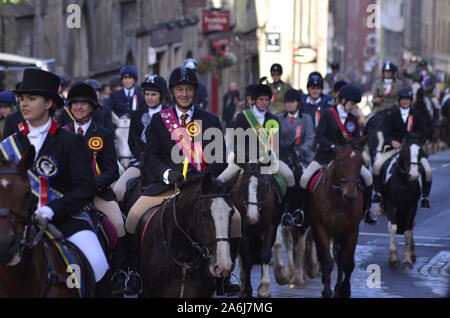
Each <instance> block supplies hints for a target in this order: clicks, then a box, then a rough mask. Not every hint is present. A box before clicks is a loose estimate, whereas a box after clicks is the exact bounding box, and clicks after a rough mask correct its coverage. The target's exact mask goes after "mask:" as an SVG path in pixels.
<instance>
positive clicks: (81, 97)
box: [67, 82, 100, 109]
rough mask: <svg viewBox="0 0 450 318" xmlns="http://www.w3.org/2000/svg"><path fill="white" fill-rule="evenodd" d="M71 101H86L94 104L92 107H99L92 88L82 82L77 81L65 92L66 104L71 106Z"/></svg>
mask: <svg viewBox="0 0 450 318" xmlns="http://www.w3.org/2000/svg"><path fill="white" fill-rule="evenodd" d="M73 102H87V103H89V104H91V105H92V106H94V109H96V108H97V107H100V104H99V103H98V100H97V93H96V92H95V90H94V88H93V87H92V86H91V85H89V84H86V83H83V82H77V83H75V84H73V86H72V87H71V88H70V90H69V93H68V94H67V104H68V105H69V106H72V103H73Z"/></svg>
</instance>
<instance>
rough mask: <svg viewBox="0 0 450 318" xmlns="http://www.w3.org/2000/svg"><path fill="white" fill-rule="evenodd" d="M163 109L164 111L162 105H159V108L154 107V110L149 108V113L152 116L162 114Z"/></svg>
mask: <svg viewBox="0 0 450 318" xmlns="http://www.w3.org/2000/svg"><path fill="white" fill-rule="evenodd" d="M161 109H162V104H159V106H156V107H154V108H151V107H149V108H148V113H149V114H150V115H154V114H155V113H157V112H160V111H161Z"/></svg>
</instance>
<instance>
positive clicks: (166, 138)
mask: <svg viewBox="0 0 450 318" xmlns="http://www.w3.org/2000/svg"><path fill="white" fill-rule="evenodd" d="M197 87H198V80H197V75H196V74H195V72H194V71H193V70H191V69H189V68H187V67H184V66H183V67H179V68H176V69H175V70H173V72H172V73H171V75H170V78H169V88H170V91H171V93H172V95H173V98H174V100H175V105H174V106H172V107H170V108H167V109H164V110H163V111H161V112H160V113H156V114H154V115H153V118H152V121H151V122H150V125H149V127H148V128H147V130H146V132H145V138H146V141H147V143H146V147H145V154H144V160H145V165H146V168H147V169H148V170H149V171H150V183H149V185H148V187H147V188H146V190H145V192H144V194H143V195H142V196H141V197H140V198H139V199H138V200H137V201H136V203H135V204H134V205H133V207H132V208H131V209H130V212H129V214H128V217H127V221H126V229H127V231H128V232H129V233H131V234H134V233H135V230H136V226H137V224H138V222H139V219H140V218H141V217H142V216H143V215H144V214H145V212H146V211H147V210H148V209H149V208H151V207H154V206H157V205H159V204H161V203H162V202H163V200H164V199H168V198H170V197H171V196H172V195H173V194H174V186H175V185H180V183H182V182H183V180H184V179H189V178H190V177H191V175H192V176H195V175H196V174H199V173H211V175H212V176H214V177H217V176H218V175H219V174H220V173H221V172H222V171H223V170H224V169H225V167H226V159H225V154H226V146H225V140H224V139H223V138H222V147H223V148H222V151H223V157H221V158H220V160H219V161H220V162H218V161H212V162H211V161H209V160H206V161H205V160H202V159H201V160H200V161H201V162H198V161H195V160H191V159H188V157H185V160H184V161H182V162H181V163H178V162H175V161H174V159H173V157H172V154H173V153H176V154H180V153H181V154H183V152H180V151H177V150H178V145H179V144H178V143H175V141H174V140H173V139H172V138H171V133H170V132H169V130H172V129H173V128H175V129H176V128H177V127H178V128H179V127H183V128H184V127H186V128H188V129H189V127H190V128H192V129H195V128H196V127H197V128H198V130H197V131H198V132H199V135H198V136H200V134H201V135H202V136H203V133H204V132H206V130H207V129H208V128H213V129H214V130H217V129H218V130H219V131H222V126H221V124H220V120H219V118H218V117H217V116H216V115H213V114H211V113H209V112H207V111H205V110H203V109H201V108H200V107H199V106H198V105H196V104H195V103H194V97H195V93H196V91H197ZM200 122H201V125H200ZM189 131H191V130H189ZM194 141H195V139H194ZM209 143H211V140H210V138H203V139H202V142H198V144H197V143H196V145H195V147H196V149H198V151H197V152H199V151H200V150H201V149H205V147H206V146H208V144H209ZM201 152H202V151H201ZM183 156H184V155H183ZM206 159H207V158H206ZM240 237H241V221H240V215H239V213H237V212H236V213H234V214H233V218H232V220H231V226H230V253H231V258H232V261H233V262H235V260H236V257H237V254H238V251H239V244H240ZM217 282H218V285H220V287H222V283H223V285H224V288H223V289H224V291H225V293H227V294H228V293H237V292H239V286H238V285H233V284H231V282H230V280H229V277H227V278H225V279H224V280H223V281H222V280H218V281H217ZM221 290H222V288H220V290H218V291H217V293H218V294H220V291H221Z"/></svg>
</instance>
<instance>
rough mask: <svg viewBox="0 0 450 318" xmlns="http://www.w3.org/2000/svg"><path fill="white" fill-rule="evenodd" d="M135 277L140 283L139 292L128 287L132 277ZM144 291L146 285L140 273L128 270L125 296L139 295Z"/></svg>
mask: <svg viewBox="0 0 450 318" xmlns="http://www.w3.org/2000/svg"><path fill="white" fill-rule="evenodd" d="M133 276H135V277H136V278H137V281H138V290H133V289H130V288H129V287H128V282H129V281H130V277H133ZM143 291H144V285H143V284H142V278H141V275H139V273H138V272H135V271H130V270H128V274H127V278H126V279H125V294H126V295H129V296H131V295H139V294H140V293H142V292H143Z"/></svg>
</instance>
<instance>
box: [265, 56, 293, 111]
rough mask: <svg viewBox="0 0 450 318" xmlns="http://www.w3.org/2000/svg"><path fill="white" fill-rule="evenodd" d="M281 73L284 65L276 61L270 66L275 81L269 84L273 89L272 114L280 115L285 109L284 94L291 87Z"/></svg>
mask: <svg viewBox="0 0 450 318" xmlns="http://www.w3.org/2000/svg"><path fill="white" fill-rule="evenodd" d="M281 75H283V67H282V66H281V65H280V64H278V63H275V64H273V65H272V66H271V67H270V76H271V77H272V80H273V82H272V83H270V84H269V86H270V89H271V90H272V106H270V110H271V111H272V114H274V115H278V114H280V113H282V112H283V111H284V94H286V91H287V90H288V89H290V88H292V87H291V85H290V84H288V83H285V82H283V81H282V80H281Z"/></svg>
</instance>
